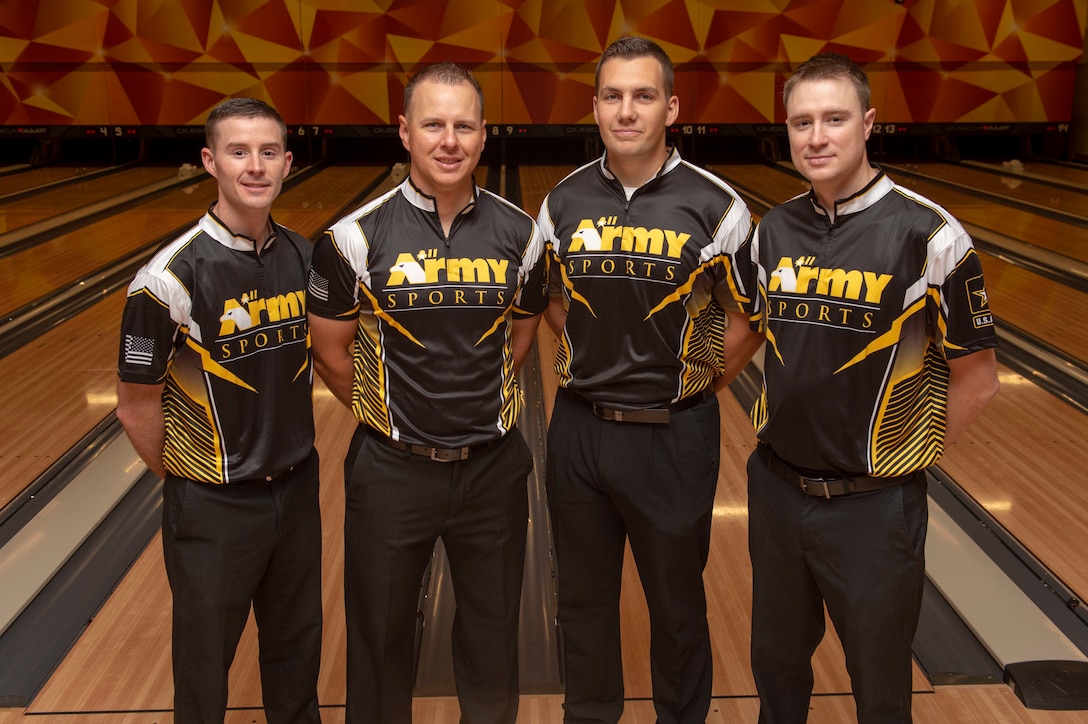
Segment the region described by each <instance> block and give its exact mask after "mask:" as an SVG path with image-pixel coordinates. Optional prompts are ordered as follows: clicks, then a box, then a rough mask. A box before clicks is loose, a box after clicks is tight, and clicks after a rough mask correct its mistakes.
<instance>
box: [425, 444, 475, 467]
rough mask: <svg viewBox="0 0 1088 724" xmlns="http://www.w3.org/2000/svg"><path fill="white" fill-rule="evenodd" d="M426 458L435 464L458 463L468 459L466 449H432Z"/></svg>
mask: <svg viewBox="0 0 1088 724" xmlns="http://www.w3.org/2000/svg"><path fill="white" fill-rule="evenodd" d="M428 457H430V459H431V460H433V461H434V462H436V463H453V462H460V461H462V460H467V459H468V448H467V447H461V448H456V449H446V448H438V447H432V448H431V454H430V455H429V456H428Z"/></svg>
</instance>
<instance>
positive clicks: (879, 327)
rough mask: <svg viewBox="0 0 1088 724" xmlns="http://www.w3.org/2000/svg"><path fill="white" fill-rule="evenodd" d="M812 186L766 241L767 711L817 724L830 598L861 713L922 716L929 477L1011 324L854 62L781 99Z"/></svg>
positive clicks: (759, 592)
mask: <svg viewBox="0 0 1088 724" xmlns="http://www.w3.org/2000/svg"><path fill="white" fill-rule="evenodd" d="M783 100H784V102H785V108H786V121H787V127H788V134H789V141H790V151H791V154H792V157H793V163H794V165H795V166H796V167H797V169H798V170H799V171H800V172H801V173H802V174H803V175H804V176H805V177H806V178H807V179H808V180H809V181H810V182H811V183H812V189H811V191H810V192H809V193H806V194H804V195H801V196H798V197H796V198H794V199H792V200H790V201H788V202H786V203H785V204H783V205H781V206H779V207H777V208H776V209H774V210H772V211H771V212H769V213H768V214H767V215H766V216H764V217H763V220H762V221H761V222H760V225H759V229H758V231H757V233H756V240H755V242H754V244H753V248H752V251H753V258H754V259H755V260H756V262H757V264H758V274H759V301H760V310H761V315H760V316H759V318H758V322H757V326H758V328H759V329H761V330H763V331H765V332H766V335H767V353H766V355H765V362H764V388H763V395H762V397H761V399H760V400H759V401H758V402H757V403H756V405H755V406H754V407H753V410H752V420H753V422H754V424H755V427H756V431H757V434H758V437H759V445H758V447H757V450H756V451H755V452H754V453H753V454H752V456H751V458H750V459H749V461H748V475H749V490H748V495H749V504H748V505H749V536H750V538H749V542H750V552H751V556H752V568H753V575H754V594H753V600H752V667H753V671H754V673H755V680H756V687H757V689H758V690H759V696H760V707H761V709H760V721H761V722H781V723H784V724H791V723H800V722H804V721H805V720H806V718H807V716H808V706H809V697H810V693H811V690H812V682H813V678H812V665H811V657H812V654H813V652H814V651H815V649H816V646H817V644H819V642H820V640H821V639H822V638H823V635H824V604H825V603H826V604H827V610H828V612H829V614H830V616H831V620H832V622H833V624H834V626H835V628H836V630H837V631H838V633H839V638H840V639H841V640H842V642H843V646H844V648H845V651H846V662H847V669H848V670H849V673H850V680H851V684H852V687H853V692H854V697H855V701H856V704H857V713H858V719H859V721H860V722H861V723H862V724H874V723H877V722H879V723H881V724H883V723H890V722H909V721H911V641H912V639H913V638H914V631H915V628H916V626H917V622H918V614H919V610H920V605H921V600H922V585H923V580H924V576H925V561H924V558H923V554H924V546H925V538H926V526H927V519H928V513H927V507H926V475H925V468H926V466H928V465H931V464H932V463H934V462H936V461H937V459H938V458H939V457H940V455H941V453H942V451H943V450H944V448H945V446H946V445H947V444H948V443H950V442H953V441H955V440H956V439H957V438H958V437H959V436H960V435H961V434H962V433H963V431H964V429H965V428H966V427H967V426H968V425H969V424H970V422H971V421H972V420H973V419H974V418H975V417H976V416H977V415H978V414H979V413H980V412H981V411H982V409H983V408H984V407H985V406H986V404H987V403H988V402H989V400H990V398H991V397H992V396H993V395H994V394H995V393H996V392H997V388H998V381H997V368H996V361H995V355H994V347H995V346H996V344H997V341H996V338H995V335H994V327H993V316H992V314H991V312H990V308H989V305H988V304H987V300H986V289H985V286H984V285H983V280H982V269H981V267H980V264H979V260H978V256H977V255H976V254H975V251H974V249H973V248H972V244H971V239H970V237H969V236H968V235H967V233H966V232H965V231H964V230H963V228H962V227H961V226H960V224H959V223H958V222H957V221H956V220H955V219H953V218H952V217H951V216H950V215H949V214H948V213H947V212H946V211H945V210H944V209H942V208H940V207H939V206H937V205H935V204H933V203H932V202H931V201H929V200H927V199H925V198H923V197H921V196H919V195H918V194H916V193H913V192H911V191H909V190H907V189H905V188H902V187H901V186H898V185H897V184H895V183H894V182H893V181H892V180H891V179H889V178H888V177H887V176H886V175H884V172H883V171H882V170H881V169H879V168H878V167H876V166H873V165H870V164H869V162H868V157H867V153H866V149H865V142H866V140H867V139H868V137H869V134H870V133H871V132H872V128H873V120H874V117H875V115H876V109H875V108H870V107H869V83H868V79H867V78H866V76H865V73H864V72H863V71H862V70H861V69H860V68H859V67H858V66H857V65H856V64H854V63H853V62H852V61H851V60H850V59H849V58H846V57H843V56H841V55H836V54H824V55H818V56H816V57H814V58H812V59H810V60H809V61H808V62H806V63H804V64H803V65H801V66H800V67H799V68H798V69H797V72H796V73H795V74H794V75H793V76H792V77H791V78H790V79H789V80H788V81H787V82H786V85H785V88H784V90H783Z"/></svg>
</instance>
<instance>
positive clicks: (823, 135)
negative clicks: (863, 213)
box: [786, 78, 876, 203]
mask: <svg viewBox="0 0 1088 724" xmlns="http://www.w3.org/2000/svg"><path fill="white" fill-rule="evenodd" d="M874 118H876V109H875V108H870V109H868V110H866V109H863V108H862V107H861V101H860V100H859V99H858V94H857V91H856V89H855V88H854V85H853V83H851V82H850V81H849V80H847V79H846V78H824V79H820V80H806V81H802V82H800V83H798V84H797V86H796V87H794V89H793V92H792V93H791V94H790V98H789V101H788V102H787V104H786V124H787V125H786V127H787V132H788V134H789V139H790V155H791V157H792V158H793V165H794V166H796V167H797V170H798V171H800V172H801V174H802V175H803V176H804V177H805V178H807V179H808V180H809V181H810V182H811V183H812V187H813V189H814V190H815V191H816V194H817V196H818V197H821V203H826V202H827V201H836V200H838V199H842V198H845V197H847V196H850V195H852V194H854V193H855V192H857V191H860V190H861V189H862V188H864V186H865V184H866V183H868V181H869V179H870V178H871V174H870V168H869V160H868V156H867V154H866V152H865V141H866V140H868V138H869V134H870V133H871V132H872V130H873V119H874Z"/></svg>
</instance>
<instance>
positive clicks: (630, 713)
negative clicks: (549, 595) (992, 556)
mask: <svg viewBox="0 0 1088 724" xmlns="http://www.w3.org/2000/svg"><path fill="white" fill-rule="evenodd" d="M758 711H759V703H758V701H757V700H756V699H755V698H754V697H738V698H717V699H714V700H712V701H711V705H710V712H709V714H708V716H707V719H706V721H707V724H755V722H756V721H757V715H758ZM913 714H914V722H915V724H1080V723H1081V722H1083V721H1084V712H1078V711H1039V710H1034V711H1033V710H1029V709H1025V708H1024V707H1023V705H1021V704H1020V702H1019V701H1017V699H1016V695H1015V694H1013V693H1012V690H1011V689H1009V687H1007V686H1005V685H1003V684H991V685H983V686H943V687H939V688H938V689H936V690H935V691H933V692H920V693H916V694H915V695H914V711H913ZM460 715H461V710H460V707H459V706H458V705H457V700H456V699H455V698H453V697H427V698H416V699H415V701H414V702H413V704H412V721H413V722H415V724H454V723H455V722H457V721H458V720H459V718H460ZM562 716H563V710H562V697H561V696H560V695H523V696H522V697H521V708H520V709H519V711H518V717H517V722H516V724H556V723H557V722H559V721H561V720H562ZM321 721H322V724H343V723H344V722H345V721H346V719H345V715H344V709H343V707H342V706H329V705H323V706H322V709H321ZM656 721H657V715H656V713H655V712H654V708H653V703H652V702H649V701H630V700H629V701H627V704H626V707H625V709H624V713H623V716H622V717H621V718H620V724H656ZM265 722H266V719H265V716H264V713H263V712H262V711H260V710H259V709H232V710H230V711H228V712H227V715H226V718H225V719H224V724H265ZM856 722H857V717H856V716H855V714H854V702H853V699H851V698H850V697H848V696H842V695H839V696H817V697H814V698H813V700H812V703H811V705H810V708H809V715H808V724H854V723H856ZM36 723H37V724H174V715H173V713H172V712H169V711H167V712H131V711H125V712H111V713H108V714H95V713H67V714H52V715H40V714H38V715H29V714H26V713H24V711H23V710H22V709H0V724H36Z"/></svg>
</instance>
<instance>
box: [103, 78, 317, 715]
mask: <svg viewBox="0 0 1088 724" xmlns="http://www.w3.org/2000/svg"><path fill="white" fill-rule="evenodd" d="M205 133H206V136H207V138H206V142H207V147H206V148H204V149H203V151H202V152H201V154H202V157H203V161H204V167H205V168H206V169H207V170H208V173H210V174H211V175H212V176H214V177H215V179H216V181H217V182H218V188H219V193H218V200H217V201H216V202H215V203H213V204H212V205H211V207H210V208H209V209H208V212H207V213H206V214H205V215H204V216H203V217H202V218H201V219H200V220H199V221H198V222H197V223H196V225H195V226H193V227H192V228H191V229H189V230H187V231H186V232H185V233H183V234H181V235H180V236H178V237H177V238H176V239H174V240H173V241H171V242H170V243H168V244H166V245H165V246H163V247H162V248H161V249H160V250H159V251H158V252H157V253H156V254H155V256H154V257H152V259H151V261H149V262H148V264H147V265H146V266H145V267H143V268H142V269H141V270H140V271H139V272H137V274H136V278H135V279H134V280H133V282H132V284H131V286H130V287H129V290H128V300H127V302H126V304H125V311H124V317H123V320H122V324H121V349H120V371H119V374H120V382H119V384H118V404H117V417H118V418H119V419H120V420H121V423H122V424H123V425H124V427H125V432H127V433H128V436H129V438H130V439H131V440H132V443H133V446H134V447H135V448H136V451H137V452H138V453H139V454H140V457H141V458H142V459H143V460H144V462H146V463H147V465H148V467H149V468H150V469H151V471H152V472H154V473H155V474H157V475H159V476H160V477H165V479H166V480H165V483H164V487H163V526H162V527H163V552H164V555H165V560H166V573H167V576H168V578H169V581H170V590H171V593H172V595H173V629H172V631H173V636H172V639H173V652H172V654H173V668H174V720H175V721H177V722H179V724H190V723H193V722H201V723H204V724H211V723H212V722H216V723H217V724H218V723H221V722H222V721H223V716H224V712H225V710H226V705H227V673H228V670H229V669H230V664H231V661H232V659H233V658H234V652H235V649H236V648H237V645H238V640H239V638H240V637H241V635H242V630H243V628H244V627H245V624H246V620H247V619H248V618H249V610H250V606H251V605H252V608H253V612H254V615H255V617H256V621H257V626H258V629H259V642H260V667H261V688H262V690H263V696H264V706H265V713H266V715H267V718H268V721H269V722H280V723H282V724H296V723H297V722H311V723H313V724H316V723H317V722H319V721H320V719H319V716H318V706H317V676H318V665H319V662H320V649H321V520H320V513H319V508H318V460H317V453H316V452H315V451H314V447H313V440H314V424H313V409H312V404H311V395H310V390H311V383H312V380H313V368H312V365H311V358H310V349H309V335H308V331H307V325H306V306H305V300H306V271H307V268H308V267H309V261H310V255H311V250H312V246H311V244H310V242H309V241H308V240H306V239H305V238H302V237H300V236H299V235H298V234H295V233H294V232H292V231H289V230H287V229H285V228H283V227H282V226H279V225H278V224H276V223H275V222H274V221H273V220H272V217H271V215H270V210H271V207H272V202H273V201H274V200H275V198H276V196H278V195H279V191H280V188H281V185H282V183H283V179H284V178H286V176H287V174H288V173H289V172H290V170H291V153H290V152H289V151H287V149H286V143H287V129H286V127H285V126H284V123H283V120H282V119H281V118H280V116H279V114H278V113H276V111H275V110H274V109H273V108H271V107H270V106H268V105H267V104H265V103H263V102H261V101H258V100H254V99H251V98H237V99H231V100H228V101H225V102H223V103H222V104H220V105H219V106H217V107H216V108H215V109H213V110H212V112H211V113H210V114H209V115H208V120H207V124H206V126H205Z"/></svg>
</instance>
